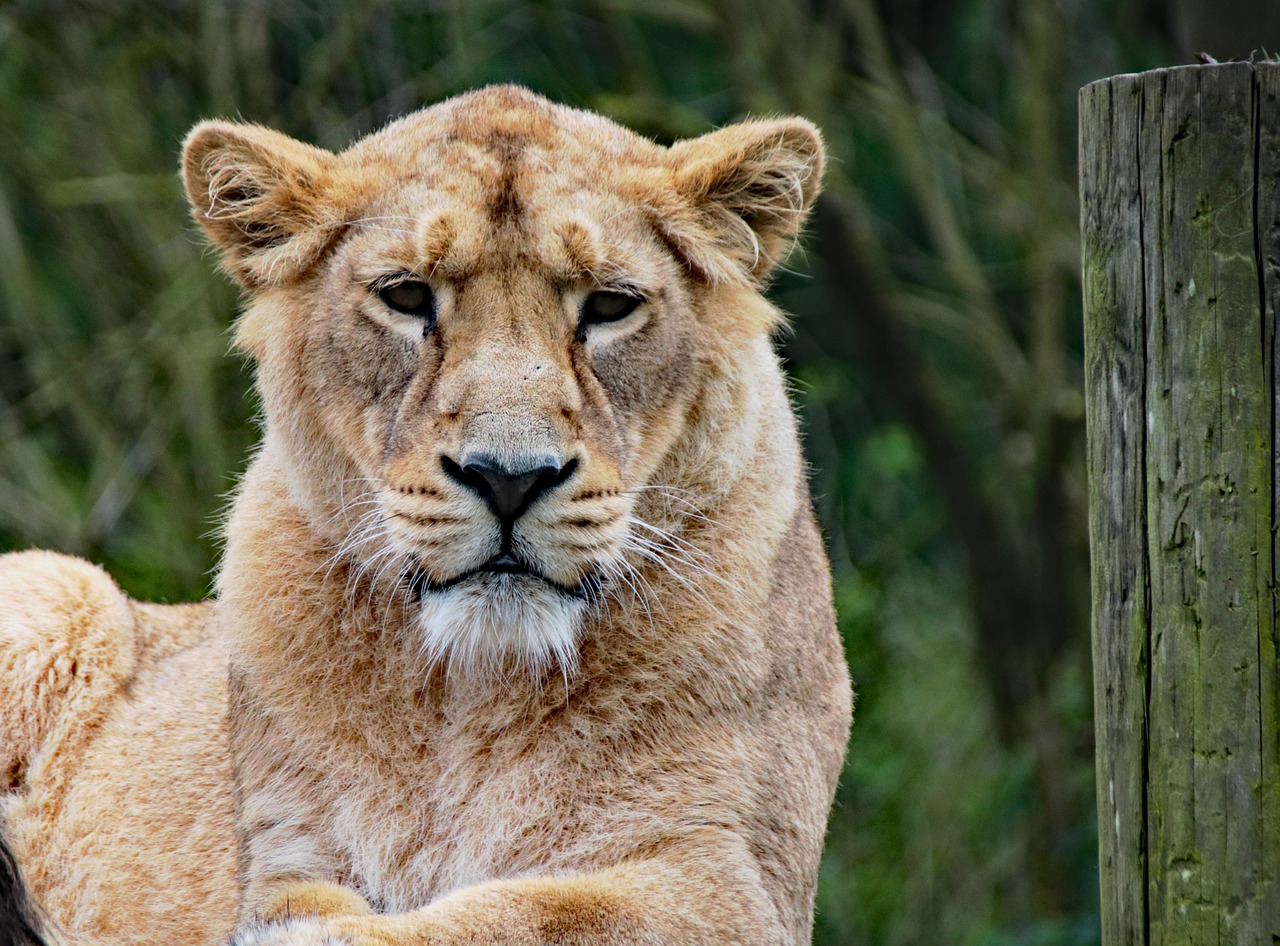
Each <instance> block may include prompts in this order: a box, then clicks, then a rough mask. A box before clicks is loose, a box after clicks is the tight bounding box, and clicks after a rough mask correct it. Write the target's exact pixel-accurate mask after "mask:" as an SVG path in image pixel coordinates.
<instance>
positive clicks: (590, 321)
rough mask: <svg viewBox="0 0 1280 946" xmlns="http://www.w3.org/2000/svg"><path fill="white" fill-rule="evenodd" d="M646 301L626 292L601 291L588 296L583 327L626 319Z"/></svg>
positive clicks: (582, 320)
mask: <svg viewBox="0 0 1280 946" xmlns="http://www.w3.org/2000/svg"><path fill="white" fill-rule="evenodd" d="M643 301H644V300H643V299H641V298H640V297H639V296H633V295H630V294H628V293H625V292H611V291H608V290H601V291H599V292H593V293H591V295H589V296H587V298H586V300H585V301H584V302H583V303H582V313H581V315H580V317H579V318H580V321H581V324H582V325H583V326H587V325H600V324H602V323H604V322H617V321H619V320H620V319H625V318H626V317H627V316H628V315H630V314H631V313H632V312H634V311H635V310H636V307H637V306H638V305H640V303H641V302H643Z"/></svg>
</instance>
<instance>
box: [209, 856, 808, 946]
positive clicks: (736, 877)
mask: <svg viewBox="0 0 1280 946" xmlns="http://www.w3.org/2000/svg"><path fill="white" fill-rule="evenodd" d="M806 932H807V931H806ZM798 941H799V938H798V936H797V934H796V931H794V930H787V929H786V928H785V927H784V925H783V923H782V922H781V920H780V919H779V915H778V911H777V909H776V908H775V907H774V905H773V901H772V899H771V898H770V896H769V893H768V891H767V889H766V888H765V885H764V884H763V883H762V880H761V877H760V873H759V870H758V868H757V867H756V865H755V862H754V860H753V859H752V858H751V857H750V855H749V854H748V853H747V852H746V850H745V846H743V845H741V844H734V845H723V846H719V845H718V846H714V847H712V846H707V847H697V848H693V847H689V848H683V849H680V850H672V851H667V852H664V853H663V854H662V855H659V856H655V857H650V858H647V859H644V860H636V861H630V862H627V863H624V864H620V865H618V866H615V867H611V868H608V869H605V870H600V871H593V872H590V873H578V874H566V875H560V876H553V877H522V878H516V879H510V880H499V881H492V882H489V883H485V884H480V885H477V886H475V887H469V888H466V889H464V890H460V891H458V892H456V893H454V894H451V895H449V896H447V897H444V898H442V899H440V900H437V901H435V902H434V903H432V904H430V905H429V906H427V907H424V908H423V909H420V910H415V911H413V912H410V913H403V914H398V915H380V914H373V913H368V914H363V915H359V916H353V915H347V916H331V917H321V918H317V919H313V920H297V919H293V920H283V921H280V922H277V923H272V924H267V925H265V926H260V927H257V928H253V929H249V930H244V931H242V932H241V933H240V934H237V936H236V937H234V938H233V940H232V946H464V944H465V946H548V944H556V946H622V944H628V946H639V944H653V946H659V944H661V946H686V944H687V946H694V944H707V943H716V944H739V943H741V944H752V946H788V944H793V943H795V942H798Z"/></svg>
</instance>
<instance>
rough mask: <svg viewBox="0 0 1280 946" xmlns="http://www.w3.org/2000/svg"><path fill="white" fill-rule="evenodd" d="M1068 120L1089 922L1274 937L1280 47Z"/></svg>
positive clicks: (1176, 78) (1125, 934)
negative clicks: (1091, 802)
mask: <svg viewBox="0 0 1280 946" xmlns="http://www.w3.org/2000/svg"><path fill="white" fill-rule="evenodd" d="M1080 128H1081V142H1080V167H1081V185H1080V186H1081V204H1082V229H1083V240H1084V254H1083V255H1084V293H1085V331H1086V339H1085V346H1086V351H1085V373H1086V397H1087V401H1088V427H1089V477H1090V500H1091V502H1090V534H1091V544H1092V551H1093V598H1094V666H1095V707H1096V727H1097V741H1098V814H1099V817H1098V821H1099V857H1100V864H1101V881H1102V926H1103V937H1104V941H1105V942H1106V943H1108V944H1125V946H1128V944H1163V943H1177V944H1199V943H1221V942H1234V943H1272V942H1280V872H1278V866H1280V743H1278V740H1277V735H1278V733H1277V730H1278V728H1280V663H1278V661H1277V636H1276V635H1277V623H1276V607H1275V598H1274V592H1275V579H1276V567H1275V564H1276V548H1275V535H1276V500H1277V489H1276V487H1277V476H1276V463H1277V460H1278V459H1280V453H1278V451H1277V430H1276V418H1277V413H1276V410H1275V396H1276V374H1275V366H1276V358H1275V350H1276V331H1275V327H1276V313H1277V306H1278V304H1280V64H1271V63H1263V64H1258V65H1256V66H1251V65H1248V64H1235V65H1222V66H1205V67H1194V66H1192V67H1185V68H1180V69H1167V70H1159V71H1155V72H1149V73H1145V74H1142V75H1138V76H1118V77H1115V78H1112V79H1106V80H1103V81H1100V82H1096V83H1094V84H1092V85H1090V86H1087V87H1086V88H1085V89H1084V90H1083V91H1082V93H1081V99H1080Z"/></svg>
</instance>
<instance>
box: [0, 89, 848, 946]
mask: <svg viewBox="0 0 1280 946" xmlns="http://www.w3.org/2000/svg"><path fill="white" fill-rule="evenodd" d="M822 164H823V148H822V144H821V140H820V138H819V136H818V133H817V131H816V130H815V129H814V128H813V127H812V126H811V125H809V124H808V123H806V122H804V121H803V120H800V119H785V120H776V121H754V122H745V123H742V124H737V125H732V126H730V127H727V128H724V129H722V130H720V131H717V132H714V133H711V134H708V135H705V136H703V137H701V138H696V139H693V140H688V141H681V142H679V143H677V144H675V145H674V146H672V147H670V148H665V147H661V146H659V145H656V144H654V143H653V142H651V141H648V140H646V139H644V138H641V137H639V136H637V135H636V134H634V133H632V132H630V131H628V130H626V129H624V128H621V127H619V126H618V125H616V124H614V123H612V122H610V121H608V120H606V119H604V118H602V117H600V116H597V115H593V114H590V113H587V112H582V111H576V110H574V109H570V108H565V107H562V106H558V105H553V104H551V103H550V102H547V101H546V100H544V99H542V98H540V97H538V96H536V95H533V94H531V93H529V92H527V91H525V90H523V89H519V88H514V87H498V88H488V89H484V90H481V91H478V92H474V93H471V94H468V95H463V96H461V97H458V98H455V99H451V100H449V101H447V102H444V103H442V104H439V105H436V106H435V107H433V108H429V109H426V110H424V111H420V112H417V113H415V114H412V115H409V116H408V117H406V118H403V119H401V120H399V121H396V122H395V123H393V124H391V125H389V126H387V127H386V128H384V129H383V130H381V131H379V132H378V133H376V134H374V135H371V136H370V137H368V138H365V139H364V140H362V141H360V142H358V143H357V144H355V145H354V146H352V147H351V148H349V149H348V150H346V151H344V152H342V153H340V154H334V153H330V152H328V151H323V150H320V149H318V148H314V147H310V146H308V145H305V144H301V143H299V142H297V141H294V140H292V139H290V138H287V137H285V136H284V135H281V134H278V133H276V132H274V131H270V130H268V129H266V128H262V127H258V126H254V125H244V124H232V123H227V122H206V123H204V124H201V125H199V126H197V127H196V128H195V130H194V131H192V133H191V135H190V136H189V138H188V139H187V142H186V146H185V153H184V157H183V174H184V178H185V183H186V189H187V194H188V196H189V199H190V202H191V206H192V211H193V213H194V215H195V218H196V219H197V220H198V221H199V222H200V224H201V225H202V226H203V227H204V229H205V231H206V232H207V233H208V235H209V237H210V238H211V240H212V241H213V243H214V244H215V245H216V246H217V247H218V249H219V250H220V251H221V253H222V254H223V259H224V261H225V266H226V268H227V269H228V270H229V271H230V273H231V274H232V275H233V276H234V277H235V278H236V279H237V280H238V281H239V282H240V284H241V285H242V286H243V287H244V289H245V291H246V294H247V305H246V307H245V311H244V314H243V315H242V316H241V318H240V320H239V323H238V325H237V329H236V335H235V340H236V344H237V346H238V347H239V348H240V349H241V350H243V351H245V352H247V353H248V354H249V355H250V356H251V357H252V359H253V361H254V363H255V364H256V367H257V380H258V389H259V391H260V392H261V396H262V401H263V405H264V414H265V424H264V435H263V441H262V445H261V448H260V449H259V450H258V452H257V454H256V455H255V457H254V459H253V462H252V464H251V465H250V467H249V470H248V472H247V474H246V475H245V478H244V481H243V483H242V484H241V486H240V488H239V490H238V493H237V495H236V498H235V502H234V506H233V510H232V515H231V517H230V520H229V522H228V524H227V530H226V555H225V560H224V561H223V563H222V567H221V571H220V573H219V576H218V581H217V596H216V599H215V600H214V601H213V602H212V603H208V604H204V605H187V606H176V607H164V606H158V605H149V604H142V603H139V602H135V601H131V600H129V599H128V598H126V597H125V596H124V595H123V594H121V593H120V591H119V590H118V589H117V588H116V586H115V585H114V584H113V583H112V582H111V580H110V579H109V578H108V577H107V576H106V575H105V574H103V573H102V572H101V571H99V570H98V569H96V568H94V567H93V566H91V565H89V564H87V563H84V562H82V561H78V560H75V559H68V558H64V557H61V556H57V555H52V554H49V553H25V554H16V555H11V556H8V557H5V558H3V559H0V777H3V778H6V779H7V791H8V794H7V795H5V796H4V799H5V809H4V814H5V820H6V826H7V827H6V830H7V833H8V837H9V840H10V842H11V843H12V844H13V846H14V847H15V849H16V851H17V852H18V856H19V860H20V861H21V863H22V864H23V866H24V870H25V872H26V875H27V878H28V883H29V885H30V887H31V889H32V890H33V892H34V893H35V895H36V897H37V899H38V900H39V901H40V902H42V903H43V905H44V907H45V909H46V911H47V913H48V914H49V915H50V916H51V917H52V918H53V920H54V921H55V923H56V924H57V926H58V927H59V928H60V930H61V931H62V935H63V937H64V938H65V940H66V941H67V942H69V943H75V942H92V943H140V942H145V943H157V944H161V943H163V944H165V946H181V944H188V943H190V944H200V943H212V942H215V941H219V940H224V939H225V938H226V937H227V936H228V935H231V936H232V937H233V939H234V942H236V943H239V944H242V946H258V944H290V946H303V944H335V943H343V944H348V946H399V944H406V946H407V944H455V943H456V944H463V943H466V944H476V946H490V944H513V946H514V944H521V946H523V944H541V943H564V944H570V943H572V944H583V946H587V944H593V946H606V944H622V943H650V944H668V946H670V944H692V943H744V944H795V943H806V942H808V941H809V940H810V938H811V926H812V918H813V896H814V884H815V881H816V877H817V870H818V860H819V854H820V849H821V847H822V836H823V830H824V825H825V821H826V816H827V811H828V808H829V806H830V804H831V799H832V792H833V790H834V787H835V783H836V777H837V774H838V773H839V771H840V767H841V762H842V760H843V756H844V748H845V742H846V739H847V736H848V729H849V721H850V687H849V678H848V672H847V669H846V667H845V663H844V658H843V654H842V651H841V646H840V642H839V639H838V637H837V633H836V628H835V621H834V615H833V611H832V604H831V588H830V579H829V573H828V567H827V562H826V558H825V556H824V552H823V548H822V542H821V539H820V537H819V534H818V529H817V528H816V526H815V524H814V518H813V514H812V511H811V508H810V502H809V496H808V492H807V487H806V483H805V475H804V465H803V461H802V459H801V454H800V449H799V445H798V442H797V434H796V424H795V419H794V417H793V415H792V411H791V408H790V405H789V404H788V401H787V395H786V390H785V384H784V381H783V376H782V372H781V371H780V369H779V365H778V359H777V357H776V356H775V354H774V352H773V350H772V348H771V345H770V335H771V333H772V331H773V330H774V328H775V327H776V326H777V325H778V322H779V315H778V313H777V311H776V310H775V309H774V308H773V307H772V306H770V305H769V303H767V302H766V301H765V299H764V298H763V296H762V295H761V286H762V284H763V282H764V281H765V280H766V278H767V277H768V275H769V273H770V271H771V269H772V268H773V267H774V265H775V264H776V262H777V261H778V260H779V258H780V257H781V256H782V255H783V254H784V252H785V251H786V249H787V248H788V246H789V244H790V243H791V241H792V239H793V238H794V236H795V235H796V233H797V231H798V230H799V228H800V227H801V224H802V222H803V220H804V218H805V214H806V212H807V211H808V209H809V207H810V205H811V203H812V202H813V199H814V197H815V196H816V195H817V193H818V189H819V179H820V176H821V172H822Z"/></svg>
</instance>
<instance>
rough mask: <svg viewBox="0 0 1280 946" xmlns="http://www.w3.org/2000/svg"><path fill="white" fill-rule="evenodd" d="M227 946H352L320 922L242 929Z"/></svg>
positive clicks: (268, 925) (299, 921) (266, 924)
mask: <svg viewBox="0 0 1280 946" xmlns="http://www.w3.org/2000/svg"><path fill="white" fill-rule="evenodd" d="M227 946H352V944H351V943H350V942H349V941H348V940H347V939H346V938H345V937H344V936H341V935H338V934H335V933H333V932H331V931H330V930H328V929H326V928H325V926H324V925H323V924H322V923H321V922H320V921H319V920H305V919H304V920H279V921H276V922H272V923H261V924H254V925H252V926H246V927H241V928H240V929H238V930H236V932H235V933H233V934H232V936H231V939H230V940H229V941H228V943H227Z"/></svg>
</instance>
